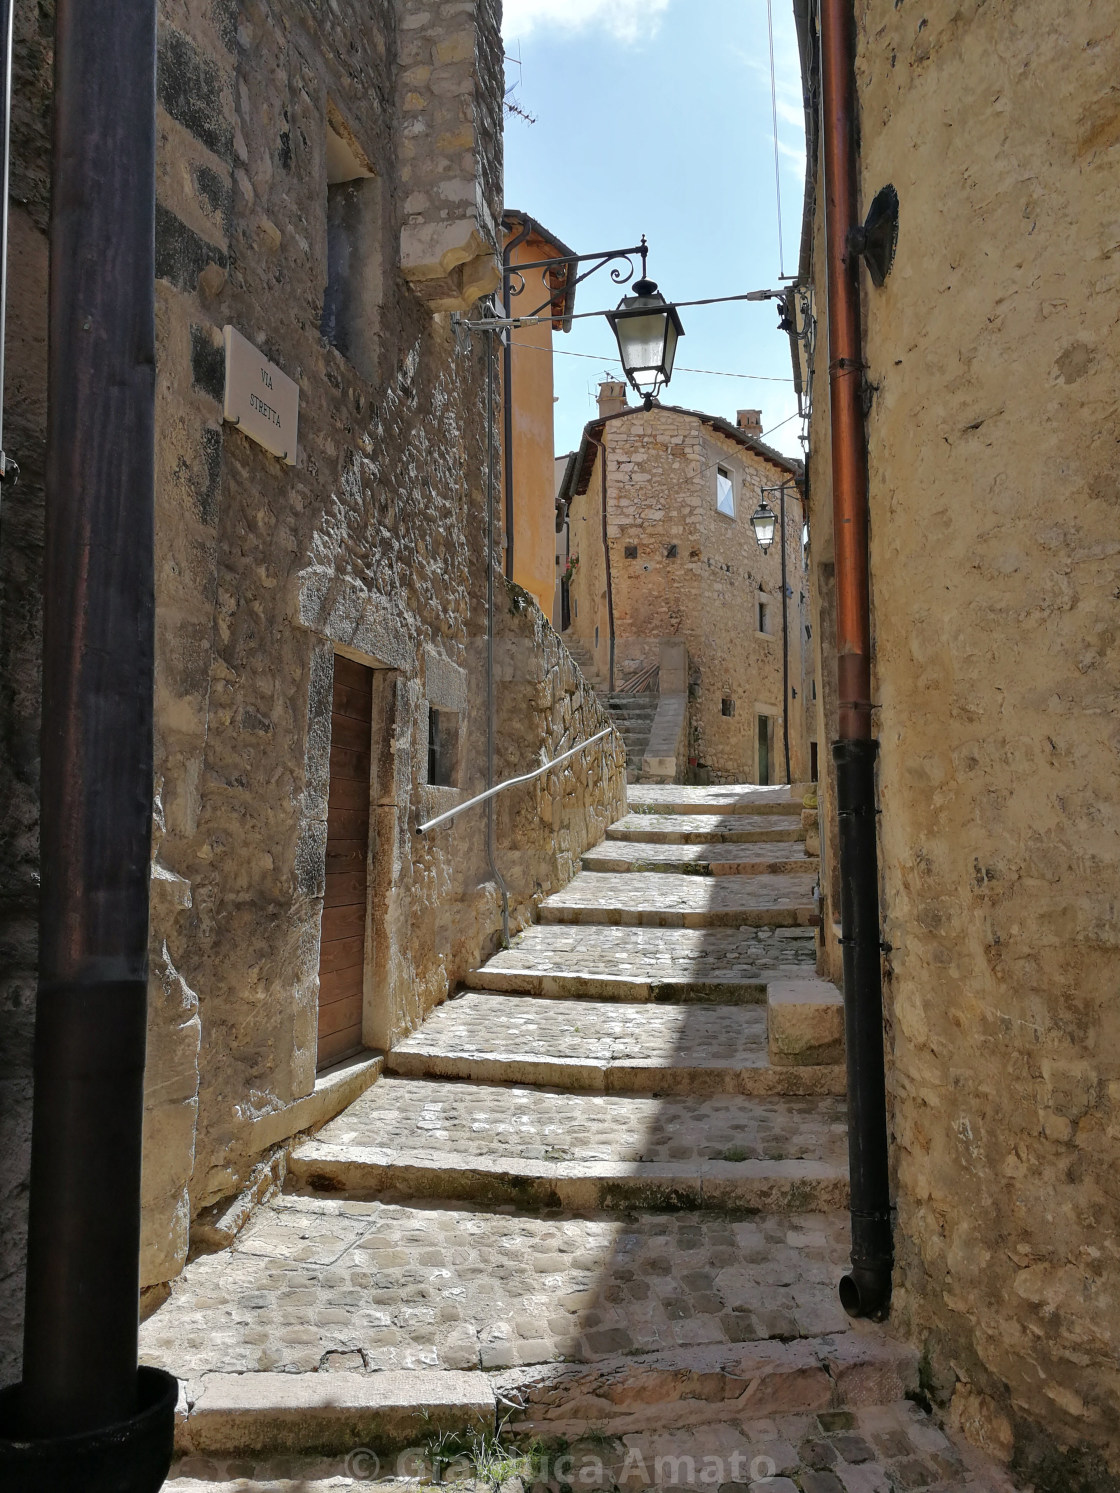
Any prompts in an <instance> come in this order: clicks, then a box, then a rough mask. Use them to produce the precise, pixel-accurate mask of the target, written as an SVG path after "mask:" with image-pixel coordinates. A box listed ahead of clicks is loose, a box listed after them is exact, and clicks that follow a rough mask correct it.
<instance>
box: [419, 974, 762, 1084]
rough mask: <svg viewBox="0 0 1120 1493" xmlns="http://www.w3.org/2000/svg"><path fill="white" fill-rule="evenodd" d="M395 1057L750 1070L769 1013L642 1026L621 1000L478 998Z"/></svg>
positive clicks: (680, 1015)
mask: <svg viewBox="0 0 1120 1493" xmlns="http://www.w3.org/2000/svg"><path fill="white" fill-rule="evenodd" d="M393 1051H394V1053H398V1052H414V1053H415V1052H425V1053H433V1054H441V1055H443V1054H446V1055H448V1056H450V1055H458V1054H462V1053H472V1052H504V1053H509V1054H511V1055H512V1054H520V1055H522V1056H525V1057H568V1058H573V1059H577V1060H578V1059H585V1060H589V1061H593V1062H600V1063H610V1062H624V1061H625V1062H647V1063H650V1062H652V1063H660V1064H662V1065H663V1066H664V1067H666V1068H669V1067H673V1066H687V1067H693V1066H695V1065H697V1064H703V1063H736V1064H739V1065H741V1066H746V1065H748V1064H750V1063H755V1062H760V1061H761V1062H764V1061H765V1060H766V1012H765V1010H764V1009H763V1008H762V1007H760V1006H718V1005H712V1006H707V1005H689V1006H654V1007H652V1008H651V1009H650V1010H648V1011H643V1012H642V1019H641V1021H635V1020H634V1015H633V1012H632V1011H630V1010H629V1009H627V1008H626V1007H624V1006H620V1005H619V1004H618V1003H617V1002H615V1001H611V1002H593V1001H586V1002H585V1003H584V1004H582V1005H581V1006H579V1007H578V1009H576V1010H574V1011H573V1009H572V1003H571V1002H570V1001H563V1000H540V999H537V998H536V997H533V996H516V995H488V994H486V993H480V992H472V993H469V994H466V995H463V996H460V997H459V998H458V999H456V1000H452V1001H448V1002H447V1004H446V1005H443V1006H440V1007H439V1009H438V1010H436V1011H433V1012H432V1014H431V1016H429V1017H428V1019H427V1021H426V1022H425V1023H424V1025H423V1026H422V1027H421V1028H420V1029H419V1031H416V1032H414V1033H413V1034H412V1036H411V1037H409V1038H407V1040H406V1041H404V1042H402V1043H400V1045H399V1046H398V1047H396V1048H394V1049H393Z"/></svg>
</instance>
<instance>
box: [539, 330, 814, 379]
mask: <svg viewBox="0 0 1120 1493" xmlns="http://www.w3.org/2000/svg"><path fill="white" fill-rule="evenodd" d="M512 341H513V345H514V347H526V348H529V349H530V350H531V351H533V352H540V353H546V352H551V353H553V354H555V356H556V357H558V358H587V359H589V360H590V361H591V362H592V363H621V362H622V359H621V358H616V357H614V356H612V355H611V354H610V353H604V354H603V355H602V357H599V356H598V355H597V354H595V353H576V352H569V351H568V349H567V348H565V347H553V348H548V347H541V346H540V345H539V344H538V343H536V342H520V341H519V340H518V339H517V338H516V337H514V338H513V339H512ZM673 372H674V373H706V374H709V375H710V376H711V377H712V378H749V379H754V380H756V381H757V382H759V383H764V384H792V383H793V379H791V378H779V377H778V376H777V375H776V374H771V373H728V372H727V371H726V369H722V368H680V367H677V368H674V369H673Z"/></svg>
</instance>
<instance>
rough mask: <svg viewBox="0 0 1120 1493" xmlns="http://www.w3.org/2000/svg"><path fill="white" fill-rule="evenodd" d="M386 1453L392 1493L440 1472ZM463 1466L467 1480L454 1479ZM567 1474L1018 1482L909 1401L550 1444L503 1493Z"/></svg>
mask: <svg viewBox="0 0 1120 1493" xmlns="http://www.w3.org/2000/svg"><path fill="white" fill-rule="evenodd" d="M569 1458H570V1461H569V1460H564V1459H569ZM385 1463H386V1464H387V1465H386V1466H385V1468H384V1472H385V1474H392V1473H393V1472H398V1473H399V1474H404V1476H400V1475H398V1476H396V1477H394V1476H391V1475H385V1476H383V1477H382V1478H381V1479H380V1481H378V1482H377V1483H375V1484H372V1486H375V1487H377V1488H379V1489H381V1490H382V1493H390V1490H393V1493H413V1490H418V1484H417V1483H416V1482H414V1481H412V1480H411V1479H410V1478H409V1476H408V1474H412V1475H413V1476H415V1474H416V1472H417V1471H418V1470H420V1469H423V1470H424V1472H425V1474H427V1475H429V1476H430V1475H431V1474H430V1469H429V1466H426V1465H425V1460H424V1452H423V1451H411V1452H409V1453H406V1454H404V1455H402V1456H401V1457H399V1458H392V1457H389V1458H386V1459H385ZM558 1463H559V1470H558V1468H557V1464H558ZM347 1466H348V1464H347V1461H346V1459H345V1458H343V1457H336V1458H321V1459H314V1460H313V1459H309V1458H301V1459H296V1458H287V1459H280V1458H277V1459H275V1460H273V1461H271V1462H269V1463H267V1464H263V1465H261V1466H253V1465H251V1464H247V1463H245V1462H242V1463H240V1464H238V1463H229V1462H225V1463H223V1462H216V1461H214V1460H212V1459H210V1458H204V1457H192V1458H189V1459H187V1460H185V1461H183V1462H181V1463H179V1465H178V1466H177V1467H176V1468H175V1469H173V1476H172V1481H171V1482H169V1483H168V1484H167V1485H166V1487H167V1490H168V1493H250V1490H259V1493H297V1490H299V1489H309V1490H310V1489H312V1488H314V1489H319V1488H322V1489H324V1490H325V1489H328V1488H353V1487H360V1486H362V1484H361V1483H355V1482H353V1481H352V1480H351V1478H350V1476H349V1474H348V1471H347ZM368 1466H369V1464H363V1463H362V1462H361V1461H360V1459H359V1458H352V1460H351V1461H350V1463H349V1467H350V1469H352V1470H353V1469H361V1468H363V1467H366V1468H368ZM771 1467H772V1468H773V1471H772V1472H771V1471H770V1469H771ZM457 1473H458V1474H459V1476H460V1477H461V1479H462V1480H461V1481H454V1479H455V1476H456V1474H457ZM757 1474H764V1476H763V1477H759V1476H757ZM447 1481H448V1483H449V1485H450V1486H451V1487H453V1488H454V1489H455V1493H489V1488H488V1487H487V1485H485V1484H483V1483H480V1482H474V1481H472V1479H471V1476H470V1472H469V1469H468V1468H467V1467H466V1466H465V1465H461V1466H460V1467H458V1468H456V1467H454V1466H453V1467H451V1468H449V1469H448V1475H447ZM562 1482H563V1483H564V1484H566V1485H567V1486H569V1487H572V1488H578V1489H586V1490H588V1493H599V1490H613V1489H616V1488H618V1489H623V1490H625V1493H645V1490H652V1489H657V1490H659V1493H660V1490H664V1493H673V1490H677V1489H679V1490H681V1493H686V1490H690V1493H910V1490H914V1489H921V1490H923V1493H1014V1484H1013V1483H1012V1482H1011V1480H1010V1479H1009V1478H1008V1477H1007V1476H1006V1474H1005V1473H1003V1472H1002V1471H1000V1470H999V1469H998V1468H996V1467H994V1466H993V1465H992V1464H991V1463H990V1462H988V1461H987V1459H986V1458H984V1457H982V1456H981V1455H980V1454H979V1453H978V1452H976V1451H974V1450H973V1449H972V1448H971V1447H969V1446H968V1445H966V1444H964V1443H961V1442H960V1441H957V1440H955V1439H953V1438H951V1437H950V1436H948V1435H947V1434H946V1433H945V1432H944V1431H943V1430H941V1429H940V1428H939V1427H938V1426H937V1424H936V1423H935V1422H934V1420H933V1419H931V1417H930V1416H928V1415H927V1414H925V1413H924V1412H923V1411H922V1410H921V1409H919V1407H918V1406H917V1405H914V1404H911V1403H909V1402H903V1403H901V1404H895V1405H886V1406H876V1407H874V1408H861V1409H857V1410H854V1411H844V1410H835V1411H832V1412H828V1411H822V1412H819V1413H818V1414H816V1415H779V1416H774V1417H772V1418H770V1419H768V1420H740V1421H734V1422H730V1423H725V1424H722V1425H716V1426H705V1427H703V1428H702V1429H697V1430H684V1431H673V1432H670V1433H665V1434H662V1435H632V1436H624V1437H621V1438H615V1437H609V1438H607V1437H603V1438H600V1437H595V1438H591V1439H588V1440H584V1441H577V1442H575V1443H573V1444H572V1445H570V1446H563V1447H560V1446H550V1445H548V1444H547V1443H543V1444H540V1445H539V1446H537V1447H536V1448H535V1449H534V1450H533V1451H532V1453H531V1454H530V1455H529V1456H528V1457H527V1459H526V1463H525V1466H524V1475H523V1480H519V1481H517V1482H514V1483H512V1484H510V1485H507V1488H506V1490H504V1493H521V1490H522V1489H523V1488H524V1489H526V1490H528V1489H530V1488H532V1487H536V1488H537V1489H538V1490H539V1493H545V1490H546V1489H547V1490H549V1493H558V1490H559V1488H560V1485H561V1483H562ZM366 1486H371V1484H370V1483H366Z"/></svg>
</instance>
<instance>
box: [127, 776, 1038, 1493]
mask: <svg viewBox="0 0 1120 1493" xmlns="http://www.w3.org/2000/svg"><path fill="white" fill-rule="evenodd" d="M629 802H630V809H631V812H630V813H629V814H628V815H627V817H626V818H624V819H622V820H621V821H620V822H619V823H617V824H615V825H613V826H612V827H611V829H610V831H609V833H608V838H607V840H606V841H605V842H604V843H603V844H602V845H600V846H599V847H598V848H597V849H595V850H593V851H591V852H589V853H588V854H587V855H585V856H584V859H583V867H584V869H583V870H581V871H580V872H579V874H578V875H577V876H576V877H575V878H574V880H573V881H572V882H571V883H570V884H569V885H568V886H567V887H566V888H564V889H563V890H562V891H560V892H559V893H557V894H555V895H553V896H551V897H549V898H547V899H546V900H545V901H544V902H543V903H542V905H541V907H540V909H539V921H538V922H537V923H536V924H535V925H533V926H531V927H530V928H528V929H526V930H525V932H524V933H522V934H521V936H520V937H519V938H517V939H516V940H515V941H514V944H513V946H512V947H511V948H510V949H508V950H504V951H502V952H501V953H499V954H498V955H496V957H494V958H493V959H491V960H490V961H489V962H488V963H487V964H486V965H485V967H484V968H482V969H479V970H477V971H475V972H474V973H473V974H472V976H471V979H470V982H469V985H468V988H467V989H466V991H465V992H464V993H463V994H461V995H459V996H457V997H456V998H454V999H452V1000H450V1001H448V1002H447V1003H446V1004H444V1005H443V1006H441V1007H440V1008H439V1009H438V1010H437V1011H436V1012H435V1013H434V1014H433V1015H432V1016H431V1017H430V1018H429V1020H428V1021H427V1022H426V1023H425V1024H424V1026H423V1027H422V1028H420V1029H419V1030H418V1031H416V1032H415V1033H414V1034H413V1035H412V1036H410V1037H409V1038H408V1039H407V1040H405V1041H404V1042H402V1043H400V1044H399V1045H398V1046H396V1047H394V1048H393V1050H392V1051H390V1052H389V1053H388V1054H387V1055H386V1058H385V1073H384V1076H383V1077H382V1078H381V1079H380V1080H379V1081H378V1082H377V1083H375V1084H374V1085H373V1087H372V1088H370V1089H369V1090H368V1091H367V1092H366V1093H365V1094H364V1095H363V1096H362V1097H361V1098H360V1099H358V1100H357V1102H356V1103H354V1104H353V1105H352V1106H351V1107H350V1108H349V1109H348V1110H346V1111H345V1112H344V1113H343V1114H342V1115H340V1116H339V1117H338V1118H337V1119H335V1120H333V1121H332V1122H331V1123H330V1124H328V1125H326V1126H325V1128H323V1129H322V1130H321V1131H320V1132H319V1133H318V1134H316V1135H315V1136H314V1137H313V1138H311V1139H308V1140H307V1141H305V1142H304V1143H303V1144H301V1145H299V1146H297V1148H296V1149H295V1150H294V1152H293V1154H292V1155H291V1158H290V1162H289V1165H288V1172H287V1181H286V1188H285V1191H284V1193H283V1194H282V1195H281V1196H278V1197H276V1198H275V1199H274V1200H273V1201H271V1202H270V1203H269V1204H267V1205H266V1206H264V1207H262V1208H261V1209H260V1210H258V1212H257V1213H256V1214H255V1216H254V1217H253V1218H252V1219H251V1221H250V1222H249V1223H248V1224H247V1226H246V1227H245V1228H244V1230H243V1232H242V1233H241V1234H240V1236H239V1237H238V1238H237V1240H236V1242H235V1243H234V1244H233V1246H232V1248H230V1249H229V1250H228V1251H225V1252H223V1253H220V1254H212V1255H205V1256H201V1257H199V1258H197V1259H195V1260H194V1262H193V1263H192V1264H191V1265H190V1266H189V1267H188V1269H187V1270H186V1272H185V1273H184V1275H183V1276H182V1277H181V1278H180V1279H179V1280H177V1281H176V1282H175V1283H174V1285H173V1287H172V1291H171V1295H170V1299H169V1300H168V1301H167V1302H166V1303H165V1304H164V1305H163V1306H162V1307H161V1308H160V1309H159V1310H158V1311H157V1312H156V1313H155V1315H154V1316H153V1317H152V1318H151V1319H150V1320H149V1321H148V1322H147V1323H146V1324H145V1326H144V1328H143V1331H142V1349H143V1355H144V1358H145V1359H146V1360H148V1361H151V1362H158V1363H161V1364H164V1365H166V1366H167V1367H168V1368H170V1369H171V1370H172V1371H173V1372H175V1373H176V1374H177V1375H179V1377H180V1379H181V1380H182V1381H183V1383H184V1385H185V1393H184V1395H183V1397H182V1399H181V1403H180V1415H179V1425H178V1439H179V1453H180V1458H181V1460H180V1462H179V1463H178V1465H177V1468H176V1469H175V1472H174V1475H173V1480H172V1482H171V1483H170V1484H169V1487H171V1488H172V1489H175V1490H177V1493H201V1490H203V1489H213V1490H218V1489H222V1490H226V1493H229V1490H232V1489H234V1488H239V1489H240V1488H245V1489H249V1488H277V1489H295V1488H314V1487H320V1486H321V1487H323V1488H326V1487H331V1486H349V1485H351V1482H352V1481H354V1480H357V1481H361V1480H362V1479H363V1478H364V1479H366V1480H369V1479H370V1478H371V1477H372V1476H373V1473H372V1472H371V1470H370V1469H371V1468H374V1469H375V1468H376V1466H377V1463H376V1462H375V1461H374V1460H373V1459H372V1458H370V1457H366V1459H365V1460H364V1461H363V1460H362V1458H363V1457H364V1456H365V1453H364V1452H362V1450H361V1449H362V1448H363V1447H373V1448H376V1449H377V1450H378V1451H379V1452H380V1453H381V1462H380V1468H381V1474H382V1475H389V1474H393V1473H394V1472H396V1471H398V1470H399V1469H398V1464H397V1462H396V1460H395V1457H394V1455H393V1453H394V1452H396V1451H398V1450H399V1449H400V1448H402V1447H407V1446H409V1445H413V1446H427V1447H429V1448H430V1446H431V1442H432V1437H433V1435H435V1434H436V1433H437V1432H439V1431H441V1430H442V1431H448V1430H459V1429H462V1428H464V1427H468V1428H469V1427H472V1426H473V1427H476V1428H482V1429H484V1430H490V1431H493V1429H494V1428H495V1426H496V1425H498V1426H500V1427H504V1434H505V1435H506V1436H507V1437H508V1439H509V1440H510V1442H511V1443H513V1442H518V1443H519V1444H521V1445H525V1444H526V1438H528V1437H530V1436H535V1437H536V1438H537V1444H538V1447H539V1446H544V1447H545V1448H552V1449H553V1455H555V1453H556V1449H557V1448H559V1449H561V1450H565V1451H566V1453H567V1455H569V1456H570V1457H572V1458H574V1461H573V1463H572V1464H571V1466H568V1467H567V1470H566V1471H565V1470H561V1471H556V1470H555V1469H553V1470H549V1469H547V1468H546V1469H544V1470H543V1472H540V1474H539V1475H540V1476H541V1478H542V1480H543V1481H549V1480H551V1481H552V1484H553V1486H555V1487H558V1486H562V1485H564V1484H565V1483H568V1484H575V1485H577V1486H583V1487H591V1486H596V1487H598V1486H602V1487H612V1486H620V1487H624V1488H634V1489H637V1488H640V1487H648V1486H658V1487H673V1486H681V1487H692V1486H695V1487H703V1486H711V1487H713V1488H722V1489H726V1490H728V1493H739V1490H740V1489H743V1490H745V1489H746V1488H747V1487H748V1486H750V1487H752V1488H753V1487H758V1488H759V1489H762V1488H766V1489H770V1490H773V1493H795V1490H800V1493H839V1490H846V1493H889V1490H895V1489H914V1488H929V1489H945V1490H949V1489H952V1490H954V1493H961V1490H965V1489H967V1490H975V1493H980V1490H984V1493H991V1490H998V1489H1004V1488H1010V1484H1009V1483H1007V1482H1006V1481H1005V1480H1004V1479H1003V1476H1002V1474H1000V1473H998V1472H996V1471H995V1470H994V1469H993V1468H991V1467H988V1466H982V1465H981V1463H980V1461H979V1459H978V1455H977V1454H976V1453H975V1452H973V1451H971V1450H969V1449H967V1448H966V1449H961V1448H959V1447H958V1446H957V1445H955V1444H954V1443H953V1442H951V1441H950V1440H949V1438H948V1437H947V1436H946V1435H945V1434H944V1433H943V1432H942V1431H941V1430H939V1429H938V1428H937V1426H936V1425H935V1424H934V1423H933V1421H932V1420H931V1419H930V1418H929V1417H928V1416H927V1415H926V1414H925V1413H924V1412H923V1411H922V1409H921V1408H919V1404H916V1403H913V1402H912V1400H920V1398H921V1396H920V1391H919V1375H918V1360H917V1356H916V1354H915V1353H914V1352H913V1351H912V1350H911V1349H909V1348H907V1347H904V1346H902V1345H901V1344H899V1343H897V1342H895V1341H894V1340H892V1339H891V1338H890V1337H889V1336H888V1335H887V1334H886V1332H885V1330H884V1329H882V1328H879V1327H875V1326H872V1325H869V1324H867V1323H858V1324H857V1323H852V1322H849V1321H848V1319H847V1318H846V1317H845V1316H844V1314H843V1312H842V1311H841V1309H840V1307H839V1304H838V1301H837V1297H836V1281H837V1279H838V1276H839V1274H840V1272H841V1270H842V1267H843V1264H844V1261H845V1257H846V1254H847V1250H848V1219H847V1214H846V1211H845V1209H846V1204H847V1152H846V1134H845V1108H844V1099H843V1094H844V1069H843V1043H842V1019H841V1005H840V1000H839V995H838V992H837V991H836V990H835V988H834V987H832V986H831V985H829V984H827V983H826V982H824V981H822V980H821V979H819V978H818V977H817V975H816V974H815V970H814V939H815V933H814V928H813V926H812V924H813V900H812V887H813V882H814V878H815V872H816V861H815V860H814V859H812V858H810V857H809V856H808V855H807V854H806V850H805V843H804V828H803V824H802V814H801V805H800V801H797V802H794V801H793V800H792V799H791V798H790V794H789V791H788V790H786V789H757V788H753V789H740V788H734V789H726V788H725V789H719V790H715V789H686V788H678V787H666V788H660V787H645V786H641V787H638V786H635V787H631V789H630V791H629ZM807 817H810V816H807ZM411 1465H412V1464H409V1466H411ZM573 1468H574V1469H575V1470H574V1471H573ZM588 1468H590V1471H588V1470H587V1469H588ZM405 1470H406V1471H407V1470H408V1469H407V1468H405ZM477 1470H478V1469H477V1468H476V1469H475V1471H476V1472H477Z"/></svg>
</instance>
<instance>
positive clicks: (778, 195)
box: [766, 0, 786, 279]
mask: <svg viewBox="0 0 1120 1493" xmlns="http://www.w3.org/2000/svg"><path fill="white" fill-rule="evenodd" d="M766 27H767V30H768V32H769V34H770V105H771V108H772V110H773V114H774V197H775V199H776V202H777V207H778V277H779V279H782V278H784V277H785V273H786V252H785V247H784V245H783V243H782V173H781V168H780V165H779V161H778V74H777V70H776V68H775V66H774V3H773V0H766Z"/></svg>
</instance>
